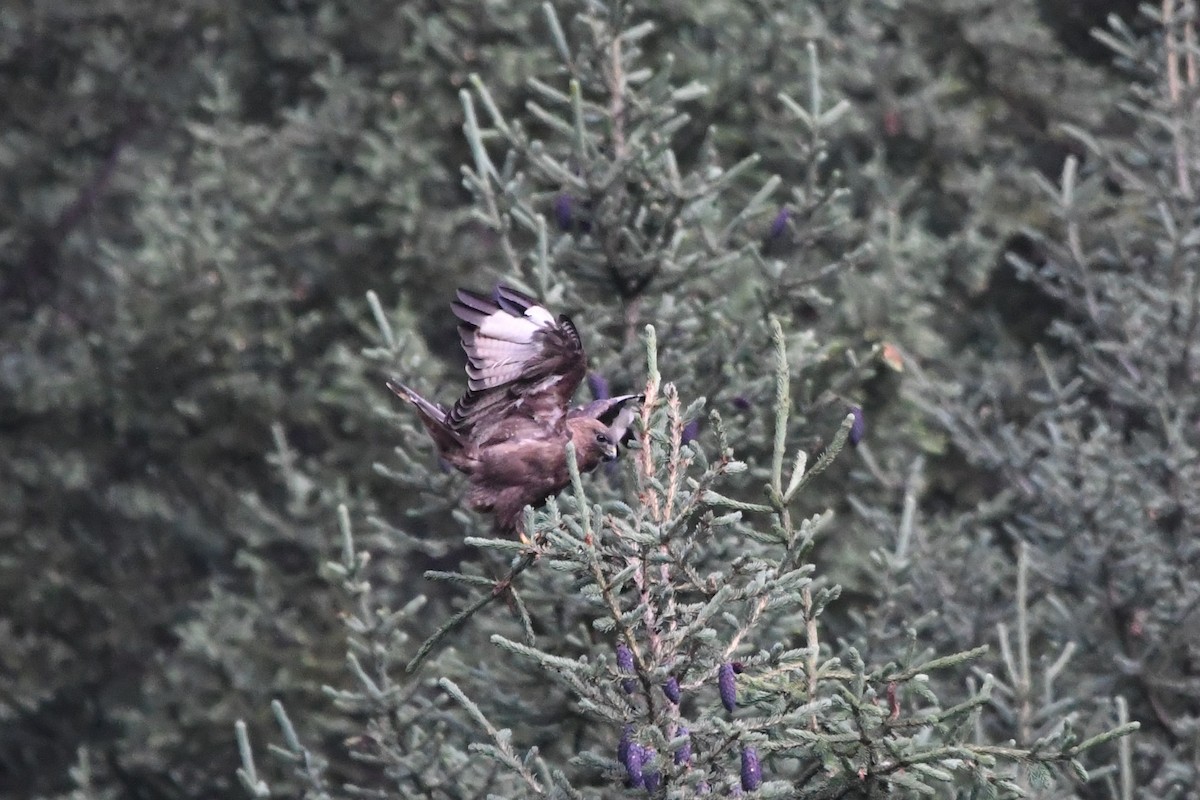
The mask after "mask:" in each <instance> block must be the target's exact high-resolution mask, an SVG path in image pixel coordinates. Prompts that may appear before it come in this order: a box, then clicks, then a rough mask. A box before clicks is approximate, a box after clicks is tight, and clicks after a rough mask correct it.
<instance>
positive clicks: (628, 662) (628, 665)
mask: <svg viewBox="0 0 1200 800" xmlns="http://www.w3.org/2000/svg"><path fill="white" fill-rule="evenodd" d="M617 667H618V668H619V669H620V670H621V672H633V653H631V652H630V651H629V648H628V647H626V646H625V645H623V644H619V645H617ZM621 688H622V689H624V690H625V694H633V690H634V689H635V688H637V683H636V682H635V681H634V680H633V678H625V679H624V680H622V681H621Z"/></svg>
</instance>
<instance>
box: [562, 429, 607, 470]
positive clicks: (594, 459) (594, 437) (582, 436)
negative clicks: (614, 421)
mask: <svg viewBox="0 0 1200 800" xmlns="http://www.w3.org/2000/svg"><path fill="white" fill-rule="evenodd" d="M567 427H568V428H569V429H570V431H571V441H572V442H574V443H575V453H576V455H577V456H578V458H579V466H580V468H581V469H584V470H590V469H593V468H594V467H595V466H596V465H597V464H599V463H600V462H601V461H614V460H616V458H617V440H616V438H615V437H614V436H613V434H612V431H610V430H609V429H608V426H607V425H605V424H604V423H603V422H600V421H599V420H595V419H587V418H575V419H569V420H567Z"/></svg>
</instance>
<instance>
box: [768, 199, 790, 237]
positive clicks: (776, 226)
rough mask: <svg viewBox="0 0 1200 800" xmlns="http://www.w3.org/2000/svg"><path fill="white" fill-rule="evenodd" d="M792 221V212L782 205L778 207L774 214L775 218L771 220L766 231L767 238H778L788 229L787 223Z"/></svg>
mask: <svg viewBox="0 0 1200 800" xmlns="http://www.w3.org/2000/svg"><path fill="white" fill-rule="evenodd" d="M791 221H792V212H791V210H790V209H789V208H787V207H786V206H784V207H783V208H781V209H779V213H778V214H776V215H775V219H774V220H772V221H771V229H770V230H769V231H767V239H778V238H779V237H780V236H782V235H783V234H784V233H785V232H786V231H787V229H788V223H789V222H791Z"/></svg>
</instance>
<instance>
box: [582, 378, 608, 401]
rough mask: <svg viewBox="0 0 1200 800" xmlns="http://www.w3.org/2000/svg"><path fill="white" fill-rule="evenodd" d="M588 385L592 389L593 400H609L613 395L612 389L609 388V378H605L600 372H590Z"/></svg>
mask: <svg viewBox="0 0 1200 800" xmlns="http://www.w3.org/2000/svg"><path fill="white" fill-rule="evenodd" d="M587 385H588V388H589V389H591V390H592V399H593V400H607V399H608V398H610V397H612V389H610V388H609V385H608V378H605V377H604V376H603V375H601V374H600V373H599V372H589V373H588V376H587Z"/></svg>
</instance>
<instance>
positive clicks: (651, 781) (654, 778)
mask: <svg viewBox="0 0 1200 800" xmlns="http://www.w3.org/2000/svg"><path fill="white" fill-rule="evenodd" d="M657 755H658V752H657V751H655V749H654V748H653V747H646V748H643V750H642V766H643V767H645V766H646V765H647V764H649V763H650V762H651V761H653V760H654V757H655V756H657ZM661 782H662V773H661V772H659V771H658V770H656V769H652V770H648V771H645V772H643V773H642V785H643V786H645V787H646V791H647V792H650V793H653V792H654V791H655V790H656V789H658V785H659V784H660V783H661Z"/></svg>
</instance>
